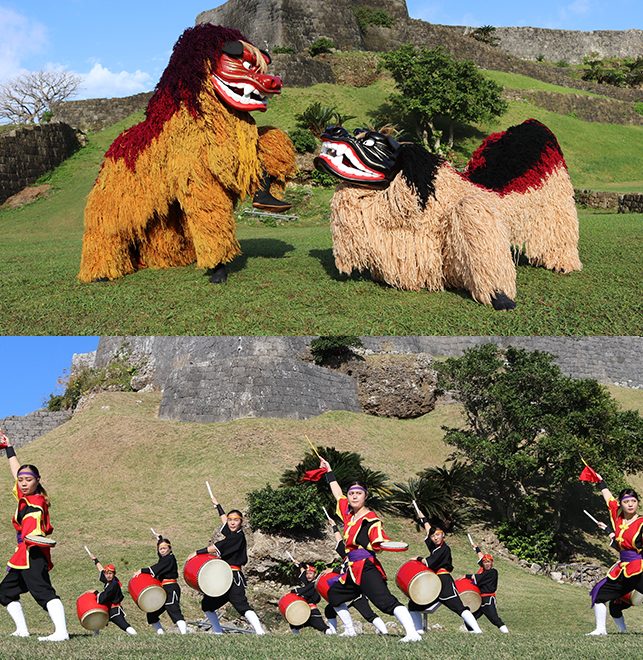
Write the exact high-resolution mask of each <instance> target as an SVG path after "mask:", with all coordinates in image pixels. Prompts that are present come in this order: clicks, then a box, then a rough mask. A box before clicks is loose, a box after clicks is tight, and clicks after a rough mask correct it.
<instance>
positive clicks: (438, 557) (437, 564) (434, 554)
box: [426, 541, 453, 571]
mask: <svg viewBox="0 0 643 660" xmlns="http://www.w3.org/2000/svg"><path fill="white" fill-rule="evenodd" d="M427 547H428V548H429V551H430V552H431V554H430V555H429V556H428V557H427V558H426V565H427V566H428V567H429V568H430V569H431V570H432V571H437V570H438V569H440V568H445V569H446V570H447V571H452V570H453V562H452V560H451V548H450V547H449V546H448V545H447V544H446V543H443V544H442V545H441V546H440V547H437V546H436V545H435V543H433V542H432V541H431V542H430V543H427Z"/></svg>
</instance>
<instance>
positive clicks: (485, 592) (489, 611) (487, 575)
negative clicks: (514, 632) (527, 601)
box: [465, 543, 509, 633]
mask: <svg viewBox="0 0 643 660" xmlns="http://www.w3.org/2000/svg"><path fill="white" fill-rule="evenodd" d="M471 547H472V548H473V550H474V552H475V553H476V554H477V555H478V566H480V569H479V570H478V572H477V573H475V574H474V575H465V577H466V578H469V580H471V581H472V582H473V583H474V584H475V585H476V586H477V587H478V589H480V596H481V597H482V605H481V606H480V609H479V610H478V611H477V612H475V613H474V615H473V616H475V618H476V619H479V618H480V617H481V616H482V615H484V616H486V617H487V619H489V621H491V623H493V625H494V626H496V628H498V630H499V631H500V632H502V633H508V632H509V628H507V626H506V625H505V624H504V622H503V620H502V619H501V618H500V615H499V614H498V610H497V609H496V591H497V589H498V571H497V570H496V569H495V568H494V567H493V557H492V556H491V555H490V554H489V553H484V552H482V550H481V549H480V547H479V546H477V545H475V544H474V543H471ZM465 625H466V624H465Z"/></svg>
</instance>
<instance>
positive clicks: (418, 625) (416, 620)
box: [409, 611, 424, 635]
mask: <svg viewBox="0 0 643 660" xmlns="http://www.w3.org/2000/svg"><path fill="white" fill-rule="evenodd" d="M409 614H410V615H411V618H412V619H413V625H414V626H415V631H416V632H417V633H418V634H419V635H423V634H424V625H423V624H422V612H413V611H409Z"/></svg>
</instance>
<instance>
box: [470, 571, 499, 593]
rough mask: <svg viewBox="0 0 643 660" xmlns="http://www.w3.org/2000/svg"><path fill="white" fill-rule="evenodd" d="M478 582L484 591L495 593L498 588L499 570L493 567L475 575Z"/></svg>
mask: <svg viewBox="0 0 643 660" xmlns="http://www.w3.org/2000/svg"><path fill="white" fill-rule="evenodd" d="M475 578H476V584H477V585H478V587H480V591H482V592H483V593H494V592H495V591H497V589H498V571H497V570H496V569H495V568H491V569H489V570H488V571H483V572H482V573H477V574H476V575H475Z"/></svg>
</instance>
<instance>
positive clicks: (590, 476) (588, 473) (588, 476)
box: [578, 465, 601, 484]
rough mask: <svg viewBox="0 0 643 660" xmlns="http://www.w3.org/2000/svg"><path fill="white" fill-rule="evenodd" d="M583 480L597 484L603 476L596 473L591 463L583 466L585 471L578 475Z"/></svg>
mask: <svg viewBox="0 0 643 660" xmlns="http://www.w3.org/2000/svg"><path fill="white" fill-rule="evenodd" d="M578 478H579V479H580V480H581V481H589V483H591V484H597V483H599V481H600V480H601V478H600V477H599V476H598V475H597V474H596V472H595V471H594V470H592V468H591V467H589V465H586V466H585V467H584V468H583V471H582V472H581V473H580V477H578Z"/></svg>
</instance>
